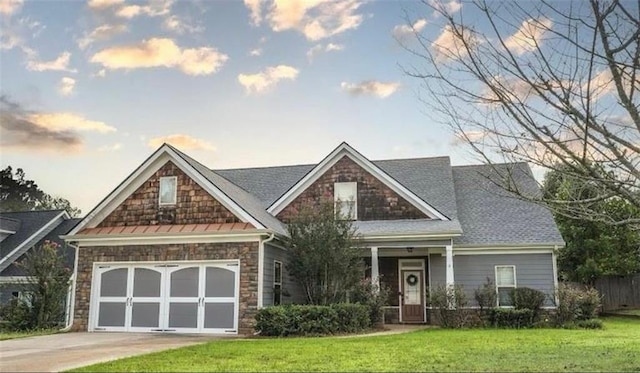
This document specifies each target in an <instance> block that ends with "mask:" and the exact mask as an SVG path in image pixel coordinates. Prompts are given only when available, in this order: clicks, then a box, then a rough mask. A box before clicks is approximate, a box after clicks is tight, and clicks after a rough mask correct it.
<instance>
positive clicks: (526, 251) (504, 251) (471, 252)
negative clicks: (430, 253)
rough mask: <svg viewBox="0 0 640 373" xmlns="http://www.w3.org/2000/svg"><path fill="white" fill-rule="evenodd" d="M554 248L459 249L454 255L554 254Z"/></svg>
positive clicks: (455, 250)
mask: <svg viewBox="0 0 640 373" xmlns="http://www.w3.org/2000/svg"><path fill="white" fill-rule="evenodd" d="M552 253H553V250H552V249H513V250H509V249H487V250H458V249H457V248H456V249H454V255H519V254H552Z"/></svg>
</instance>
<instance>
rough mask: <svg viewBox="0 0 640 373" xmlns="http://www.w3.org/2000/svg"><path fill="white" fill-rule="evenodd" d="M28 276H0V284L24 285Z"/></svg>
mask: <svg viewBox="0 0 640 373" xmlns="http://www.w3.org/2000/svg"><path fill="white" fill-rule="evenodd" d="M29 278H30V276H1V277H0V284H24V283H28V282H29Z"/></svg>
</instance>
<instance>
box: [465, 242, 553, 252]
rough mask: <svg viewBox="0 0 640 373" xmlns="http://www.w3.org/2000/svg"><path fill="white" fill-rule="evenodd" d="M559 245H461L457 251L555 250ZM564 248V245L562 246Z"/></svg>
mask: <svg viewBox="0 0 640 373" xmlns="http://www.w3.org/2000/svg"><path fill="white" fill-rule="evenodd" d="M558 246H559V245H558V244H554V243H541V244H526V243H522V244H519V243H510V244H496V245H492V244H487V245H460V246H456V249H461V250H486V249H520V248H524V249H555V248H557V247H558ZM561 246H564V245H561Z"/></svg>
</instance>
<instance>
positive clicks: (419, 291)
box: [402, 270, 425, 323]
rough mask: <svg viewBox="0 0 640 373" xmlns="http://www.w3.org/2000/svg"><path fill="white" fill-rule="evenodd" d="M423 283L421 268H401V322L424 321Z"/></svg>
mask: <svg viewBox="0 0 640 373" xmlns="http://www.w3.org/2000/svg"><path fill="white" fill-rule="evenodd" d="M423 284H424V281H423V279H422V271H421V270H402V321H403V322H415V323H422V322H424V310H425V308H424V290H423Z"/></svg>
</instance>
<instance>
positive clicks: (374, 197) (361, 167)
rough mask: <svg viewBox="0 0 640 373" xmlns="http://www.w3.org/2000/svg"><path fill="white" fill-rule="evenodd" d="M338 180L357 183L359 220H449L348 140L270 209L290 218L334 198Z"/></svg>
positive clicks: (276, 213) (280, 216)
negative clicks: (307, 207)
mask: <svg viewBox="0 0 640 373" xmlns="http://www.w3.org/2000/svg"><path fill="white" fill-rule="evenodd" d="M336 182H356V183H357V192H358V195H357V209H356V211H357V215H358V216H357V219H358V220H362V221H366V220H396V219H440V220H449V219H448V218H447V217H446V216H444V215H443V214H442V213H440V212H439V211H438V210H436V209H435V208H433V207H432V206H430V205H429V204H428V203H427V202H426V201H424V200H422V199H420V198H419V197H418V196H416V195H415V194H414V193H413V192H411V191H410V190H408V189H407V188H406V187H404V186H403V185H402V184H400V183H399V182H398V181H397V180H395V179H394V178H392V177H391V176H389V175H388V174H387V173H386V172H384V171H382V170H381V169H380V168H378V167H377V166H376V165H374V164H373V163H372V162H371V161H369V160H368V159H367V158H365V157H364V156H362V155H361V154H360V153H358V152H357V151H356V150H354V149H353V148H352V147H351V146H349V145H348V144H347V143H342V144H341V145H340V146H338V147H337V148H336V149H335V150H334V151H333V152H331V153H330V154H329V155H328V156H327V157H326V158H325V159H324V160H323V161H322V162H320V163H319V164H318V165H317V166H315V167H314V168H313V169H312V170H311V171H310V172H309V173H308V174H307V175H305V176H304V177H303V178H302V179H301V180H299V181H298V182H297V183H296V184H295V185H294V186H293V187H291V188H290V189H289V190H288V191H287V192H285V193H284V194H283V195H282V196H281V197H280V198H278V200H276V201H275V202H274V203H273V204H272V205H271V206H270V207H269V209H268V210H267V211H269V212H270V213H271V214H273V215H275V216H276V217H278V218H279V219H280V220H282V221H287V220H289V219H290V218H291V217H292V216H293V215H295V214H296V213H298V212H299V211H300V208H302V207H303V206H313V205H314V204H317V203H320V202H326V201H333V199H334V190H333V189H334V184H335V183H336Z"/></svg>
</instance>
